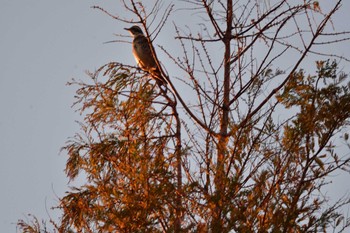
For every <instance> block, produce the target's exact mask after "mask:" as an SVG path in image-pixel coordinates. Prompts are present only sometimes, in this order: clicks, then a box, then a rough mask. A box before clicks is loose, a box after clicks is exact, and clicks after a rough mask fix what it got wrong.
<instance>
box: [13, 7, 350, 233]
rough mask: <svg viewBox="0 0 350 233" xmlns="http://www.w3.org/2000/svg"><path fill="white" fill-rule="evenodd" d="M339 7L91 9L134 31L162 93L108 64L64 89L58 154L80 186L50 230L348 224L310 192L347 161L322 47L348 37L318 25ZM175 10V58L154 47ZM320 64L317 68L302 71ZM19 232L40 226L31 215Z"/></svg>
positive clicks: (336, 95)
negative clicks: (141, 35) (73, 113)
mask: <svg viewBox="0 0 350 233" xmlns="http://www.w3.org/2000/svg"><path fill="white" fill-rule="evenodd" d="M341 3H342V1H341V0H338V1H337V2H335V3H334V5H333V6H332V7H330V8H329V9H328V10H327V11H326V10H324V9H323V6H322V5H320V4H319V3H318V2H317V1H305V0H304V1H292V2H291V1H285V0H278V1H265V2H264V3H262V2H261V1H258V0H256V1H255V0H253V1H232V0H227V1H225V2H223V1H204V0H202V1H199V0H186V1H184V2H180V3H178V2H177V3H174V4H170V5H168V6H166V5H165V4H164V2H161V1H155V2H154V3H152V4H151V5H149V4H150V3H147V4H146V3H142V2H141V1H134V0H130V1H127V0H123V1H122V4H121V6H122V7H124V9H125V10H127V11H128V12H129V13H130V15H129V16H130V20H126V19H125V17H124V16H123V17H122V16H118V15H117V16H116V15H113V14H112V13H110V12H108V11H107V10H105V9H103V8H101V7H95V8H97V9H99V10H101V11H103V12H105V13H107V14H108V15H109V16H111V17H113V18H114V19H116V20H118V21H121V22H124V23H133V22H137V23H139V25H141V26H142V27H143V29H144V31H145V34H146V35H147V38H148V39H149V43H150V45H151V48H152V53H153V55H154V57H155V59H156V61H157V64H158V68H159V70H160V72H161V73H162V75H163V77H164V78H165V79H166V81H167V85H166V86H161V85H157V83H156V82H155V81H154V80H152V78H150V75H149V74H147V73H144V72H140V71H139V70H138V69H137V68H136V67H133V66H129V65H127V64H122V63H119V62H111V63H109V64H106V65H104V66H102V67H101V68H100V69H98V70H97V71H96V72H94V73H89V74H88V75H89V77H90V81H88V82H87V81H84V82H83V81H75V80H73V82H72V83H70V84H73V85H78V87H79V88H78V90H77V101H76V103H75V104H76V106H80V107H79V108H80V110H81V113H82V114H83V115H84V116H85V119H84V122H83V123H81V129H82V132H81V133H78V134H77V135H75V137H73V138H72V139H71V140H70V141H68V142H67V145H66V146H65V147H64V150H65V151H67V152H68V156H69V158H68V161H67V166H66V173H67V176H68V177H69V179H71V180H74V179H75V178H76V177H77V176H78V175H79V174H81V175H83V176H85V177H86V184H84V185H82V186H81V187H75V188H72V189H71V190H70V191H69V192H68V193H67V194H66V195H65V196H64V197H62V198H61V199H60V203H59V206H58V208H59V209H61V210H62V211H63V214H62V218H61V219H60V221H59V223H54V222H53V225H54V231H58V232H319V231H326V229H329V228H334V229H336V230H338V231H343V230H344V229H345V228H347V227H348V225H349V224H350V220H349V218H346V216H343V215H342V214H340V213H339V209H340V208H341V207H343V206H348V203H349V201H350V200H349V199H348V198H344V199H340V200H336V201H335V202H334V204H328V200H329V199H328V197H327V196H325V195H323V192H322V191H323V189H324V187H325V186H326V185H327V184H328V183H327V181H326V180H325V179H326V178H328V177H330V175H331V174H332V173H333V172H335V171H338V170H342V169H343V170H347V169H348V168H349V165H350V164H349V163H350V156H349V153H348V152H344V150H343V151H339V150H337V147H336V146H337V145H338V144H339V140H336V138H337V137H338V136H339V134H340V133H341V132H345V130H347V129H348V126H349V119H350V83H349V82H348V83H346V82H347V81H348V80H347V75H346V74H345V73H344V72H341V71H340V68H339V62H340V60H345V61H346V62H347V61H348V60H347V58H346V57H341V56H338V55H337V54H327V53H326V52H324V51H325V46H327V45H329V44H334V43H341V42H342V41H347V40H349V33H348V32H346V31H341V32H336V31H333V28H332V27H331V26H334V25H333V23H332V20H331V19H332V16H333V15H335V14H336V12H337V11H338V10H340V9H341ZM325 8H327V7H325ZM174 9H177V10H176V11H175V10H174ZM184 12H185V13H186V14H188V12H191V13H192V12H193V15H194V16H191V17H192V18H191V19H193V21H192V22H191V24H190V25H187V31H186V29H184V28H186V27H184V26H182V25H181V23H174V24H173V25H174V33H175V39H176V40H175V41H174V43H175V42H177V44H176V45H177V46H179V49H176V50H175V49H174V43H171V44H166V43H164V44H162V45H159V46H156V47H154V46H155V45H156V43H155V42H156V38H157V37H158V36H159V35H161V33H162V32H163V31H165V30H167V26H168V25H170V24H169V23H168V19H169V18H171V17H177V18H180V17H179V16H178V14H183V13H184ZM196 15H199V17H196ZM132 16H133V17H136V21H135V20H132V19H134V18H132ZM196 20H199V21H196ZM197 31H198V32H197ZM119 42H121V41H119ZM157 42H158V41H157ZM156 51H157V53H155V52H156ZM179 51H182V55H180V56H179V55H176V54H177V53H179ZM159 54H161V56H163V58H164V59H162V60H160V59H158V56H159ZM320 56H322V57H323V58H324V59H322V60H317V62H316V71H312V68H311V67H310V66H309V67H306V68H307V69H310V70H311V71H310V72H306V71H305V68H304V69H303V66H306V65H307V64H308V63H310V59H315V57H320ZM166 57H168V59H167V60H165V58H166ZM170 63H172V64H173V65H175V66H174V67H175V68H172V69H168V67H170V65H168V64H170ZM275 67H278V68H275ZM337 135H338V136H337ZM338 138H339V137H338ZM343 138H344V139H345V140H344V141H345V142H346V140H347V139H348V134H347V133H345V134H344V137H343ZM347 145H348V146H349V144H347ZM349 148H350V146H349ZM339 152H341V153H342V154H341V155H339ZM347 171H348V170H347ZM18 225H19V227H20V229H21V230H23V231H28V232H39V231H40V224H39V221H38V220H37V219H35V218H34V220H33V222H32V223H30V222H29V223H28V222H26V221H23V220H20V221H19V223H18ZM45 231H46V230H45Z"/></svg>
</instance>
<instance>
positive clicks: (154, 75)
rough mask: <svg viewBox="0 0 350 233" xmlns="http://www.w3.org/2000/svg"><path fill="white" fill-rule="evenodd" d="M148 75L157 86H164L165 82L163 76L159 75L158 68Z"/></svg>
mask: <svg viewBox="0 0 350 233" xmlns="http://www.w3.org/2000/svg"><path fill="white" fill-rule="evenodd" d="M150 74H151V76H152V78H154V80H156V82H157V84H158V85H161V86H166V84H167V82H166V80H165V79H164V77H163V75H162V74H161V73H160V71H159V69H158V67H157V68H156V69H152V70H150Z"/></svg>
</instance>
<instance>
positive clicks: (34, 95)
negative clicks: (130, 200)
mask: <svg viewBox="0 0 350 233" xmlns="http://www.w3.org/2000/svg"><path fill="white" fill-rule="evenodd" d="M0 3H1V7H0V107H1V110H0V111H1V114H0V148H1V150H0V159H1V162H0V177H1V180H0V232H16V222H17V220H18V219H20V218H24V219H25V218H26V215H27V214H28V213H31V214H33V215H35V216H37V217H38V218H39V219H41V218H44V219H48V215H49V214H50V215H51V216H53V217H54V218H55V217H56V216H57V215H55V212H52V211H51V210H50V207H52V206H54V205H56V204H57V201H58V197H62V196H63V195H64V192H65V190H67V187H68V179H67V178H66V176H65V173H64V168H65V162H66V159H67V157H66V154H65V152H61V153H60V148H61V147H62V146H64V145H65V142H66V141H67V139H68V138H69V137H70V136H73V135H74V134H75V133H76V132H78V131H79V126H78V124H77V123H76V122H75V121H77V120H81V117H80V116H79V114H78V113H77V112H75V111H74V109H72V108H71V105H72V104H73V102H74V94H75V90H76V87H75V86H66V83H67V82H68V81H70V80H71V79H72V78H76V79H82V80H84V79H87V76H86V75H85V71H86V70H90V71H94V70H95V69H97V68H98V67H100V66H101V65H103V64H105V63H108V62H111V61H119V62H125V63H127V64H132V65H134V60H133V58H132V56H131V51H130V50H131V46H129V45H128V46H125V45H126V44H123V45H120V44H119V45H118V44H116V43H111V44H104V42H106V41H111V40H113V39H115V36H114V35H113V34H114V33H119V32H120V31H122V28H124V27H127V26H129V25H125V24H121V23H119V22H117V21H115V20H113V19H112V18H110V17H108V16H107V15H105V14H103V13H101V12H100V11H98V10H94V9H91V8H90V7H91V6H93V5H100V6H103V7H105V8H106V9H108V10H110V11H111V12H118V7H119V1H118V0H114V1H113V0H108V1H107V0H105V1H91V0H59V1H53V0H26V1H24V0H0ZM320 3H321V4H322V1H320ZM347 5H348V6H345V7H344V8H343V10H342V13H341V14H340V15H339V18H338V20H339V22H340V23H343V24H344V26H345V24H348V23H349V22H350V16H349V14H348V9H350V4H349V1H348V3H347ZM321 6H322V5H321ZM344 9H347V10H345V11H344ZM182 20H188V19H182ZM344 30H345V29H344ZM343 46H345V47H342V48H340V50H341V49H344V51H350V48H349V44H347V45H346V44H345V45H344V44H343ZM342 55H345V56H347V57H350V52H348V54H342ZM348 65H349V64H348ZM348 178H349V177H345V176H341V175H338V176H335V177H334V183H333V186H332V188H330V191H329V192H330V193H332V195H333V193H334V195H336V194H337V193H344V192H343V191H344V190H345V191H346V190H349V186H350V182H349V181H348Z"/></svg>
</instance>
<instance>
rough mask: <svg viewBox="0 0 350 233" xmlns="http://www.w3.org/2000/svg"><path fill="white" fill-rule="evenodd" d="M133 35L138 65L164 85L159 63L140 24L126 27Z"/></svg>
mask: <svg viewBox="0 0 350 233" xmlns="http://www.w3.org/2000/svg"><path fill="white" fill-rule="evenodd" d="M124 29H125V30H127V31H129V32H130V34H131V35H132V36H133V38H134V40H133V41H132V53H133V55H134V57H135V60H136V63H137V65H138V66H139V67H140V68H141V69H142V70H144V71H146V72H148V73H150V74H151V75H152V77H153V78H154V79H155V80H156V81H157V83H158V84H160V85H164V84H165V83H166V82H165V80H164V78H163V77H162V74H161V73H160V71H159V69H158V66H157V63H156V61H155V60H154V57H153V54H152V51H151V48H150V46H149V44H148V40H147V38H146V37H145V35H144V34H143V32H142V30H141V28H140V27H139V26H136V25H135V26H132V27H131V28H124Z"/></svg>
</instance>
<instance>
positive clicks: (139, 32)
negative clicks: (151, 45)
mask: <svg viewBox="0 0 350 233" xmlns="http://www.w3.org/2000/svg"><path fill="white" fill-rule="evenodd" d="M124 29H125V30H127V31H129V32H130V34H131V35H132V36H137V35H143V32H142V30H141V28H140V27H139V26H136V25H134V26H132V27H131V28H124Z"/></svg>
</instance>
